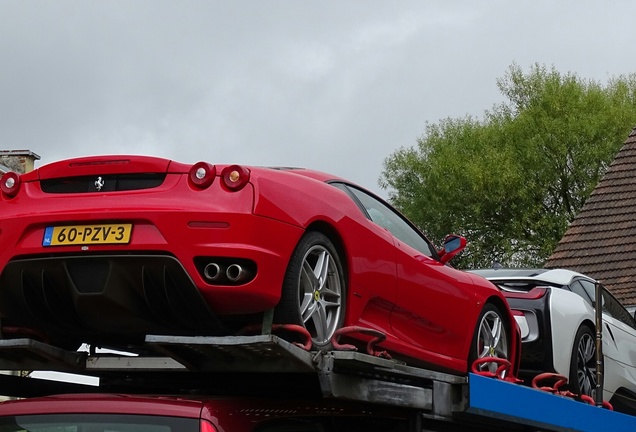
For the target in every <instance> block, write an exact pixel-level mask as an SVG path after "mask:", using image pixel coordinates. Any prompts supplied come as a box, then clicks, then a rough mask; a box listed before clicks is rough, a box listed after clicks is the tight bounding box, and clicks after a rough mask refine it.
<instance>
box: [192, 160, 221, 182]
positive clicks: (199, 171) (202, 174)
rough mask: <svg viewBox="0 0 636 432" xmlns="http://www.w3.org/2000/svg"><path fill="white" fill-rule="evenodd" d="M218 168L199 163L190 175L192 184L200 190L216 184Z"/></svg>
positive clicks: (194, 166) (193, 167)
mask: <svg viewBox="0 0 636 432" xmlns="http://www.w3.org/2000/svg"><path fill="white" fill-rule="evenodd" d="M214 177H216V167H215V166H214V165H212V164H209V163H207V162H197V163H195V164H194V165H192V168H190V172H189V174H188V180H189V181H190V184H191V185H192V186H194V187H196V188H198V189H206V188H208V187H210V185H211V184H212V183H213V182H214Z"/></svg>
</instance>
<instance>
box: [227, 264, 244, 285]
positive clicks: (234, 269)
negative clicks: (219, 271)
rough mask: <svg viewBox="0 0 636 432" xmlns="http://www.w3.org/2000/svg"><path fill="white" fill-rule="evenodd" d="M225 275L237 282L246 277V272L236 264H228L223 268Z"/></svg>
mask: <svg viewBox="0 0 636 432" xmlns="http://www.w3.org/2000/svg"><path fill="white" fill-rule="evenodd" d="M225 276H226V277H227V278H228V280H229V281H231V282H239V281H241V280H243V279H245V277H247V272H246V271H245V270H244V269H243V267H241V266H240V265H238V264H230V265H229V266H228V267H227V270H225Z"/></svg>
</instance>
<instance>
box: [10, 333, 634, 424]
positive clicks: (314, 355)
mask: <svg viewBox="0 0 636 432" xmlns="http://www.w3.org/2000/svg"><path fill="white" fill-rule="evenodd" d="M143 348H144V350H143V352H142V353H140V354H139V355H136V356H131V355H124V353H99V354H97V353H94V352H81V351H80V352H74V351H67V350H63V349H60V348H57V347H54V346H51V345H47V344H45V343H42V342H38V341H36V340H33V339H28V338H24V339H4V340H0V370H7V371H58V372H68V373H74V374H81V375H87V376H92V377H96V378H97V379H98V380H99V385H98V386H93V385H84V384H79V383H70V382H57V381H48V380H42V379H37V378H31V377H24V376H16V375H2V374H0V394H3V395H6V396H9V397H33V396H43V395H47V394H54V393H77V392H81V393H88V392H91V393H93V392H100V393H112V392H123V393H135V394H142V393H146V394H147V393H152V394H179V393H180V392H183V393H187V394H201V395H241V394H250V395H263V396H274V395H275V393H276V392H280V393H281V394H285V395H295V396H297V397H325V398H337V399H347V400H354V401H362V402H368V403H372V404H385V405H390V406H396V407H403V408H406V409H412V410H413V411H414V412H416V413H417V417H418V419H419V420H418V425H417V428H416V430H418V431H453V430H472V431H494V430H501V431H514V430H533V431H537V430H540V431H593V430H599V427H602V428H603V429H606V430H612V431H634V430H636V417H633V416H629V415H625V414H621V413H617V412H612V411H609V410H607V409H604V408H599V407H596V406H592V405H587V404H585V403H582V402H579V401H575V400H572V399H569V398H567V397H562V396H557V395H554V394H550V393H548V392H545V391H541V390H537V389H533V388H529V387H524V386H521V385H519V384H514V383H510V382H506V381H502V380H498V379H495V378H490V377H484V376H480V375H476V374H472V373H470V374H468V376H457V375H452V374H446V373H440V372H436V371H431V370H427V369H423V368H419V367H413V366H408V365H405V364H403V363H401V362H399V361H395V360H390V359H386V358H380V357H377V356H372V355H369V354H362V353H359V352H354V351H327V352H316V351H314V352H312V351H307V350H305V349H303V348H302V347H299V346H297V345H294V344H291V343H289V342H287V341H285V340H283V339H281V338H279V337H278V336H276V335H272V334H267V335H257V336H227V337H178V336H154V335H149V336H147V337H146V341H145V344H144V347H143ZM601 425H602V426H601Z"/></svg>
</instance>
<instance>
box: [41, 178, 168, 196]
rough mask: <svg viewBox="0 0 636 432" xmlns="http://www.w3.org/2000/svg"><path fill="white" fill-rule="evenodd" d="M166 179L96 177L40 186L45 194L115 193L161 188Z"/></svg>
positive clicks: (64, 180)
mask: <svg viewBox="0 0 636 432" xmlns="http://www.w3.org/2000/svg"><path fill="white" fill-rule="evenodd" d="M165 178H166V174H165V173H158V174H155V173H142V174H115V175H103V176H100V175H94V176H82V177H66V178H58V179H49V180H42V181H41V182H40V185H41V187H42V191H43V192H45V193H58V194H68V193H87V192H89V193H90V192H115V191H129V190H138V189H152V188H155V187H158V186H160V185H161V184H162V183H163V181H164V180H165Z"/></svg>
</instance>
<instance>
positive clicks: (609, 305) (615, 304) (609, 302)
mask: <svg viewBox="0 0 636 432" xmlns="http://www.w3.org/2000/svg"><path fill="white" fill-rule="evenodd" d="M603 312H604V313H606V314H608V315H609V316H611V317H612V318H615V319H617V320H619V321H622V322H623V323H625V324H627V325H628V326H630V327H632V328H636V322H635V321H634V317H632V316H631V315H630V313H629V312H627V310H626V309H625V308H624V307H623V305H622V304H620V302H619V301H618V300H616V298H615V297H614V296H613V295H612V294H610V292H609V291H607V289H605V288H603Z"/></svg>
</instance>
